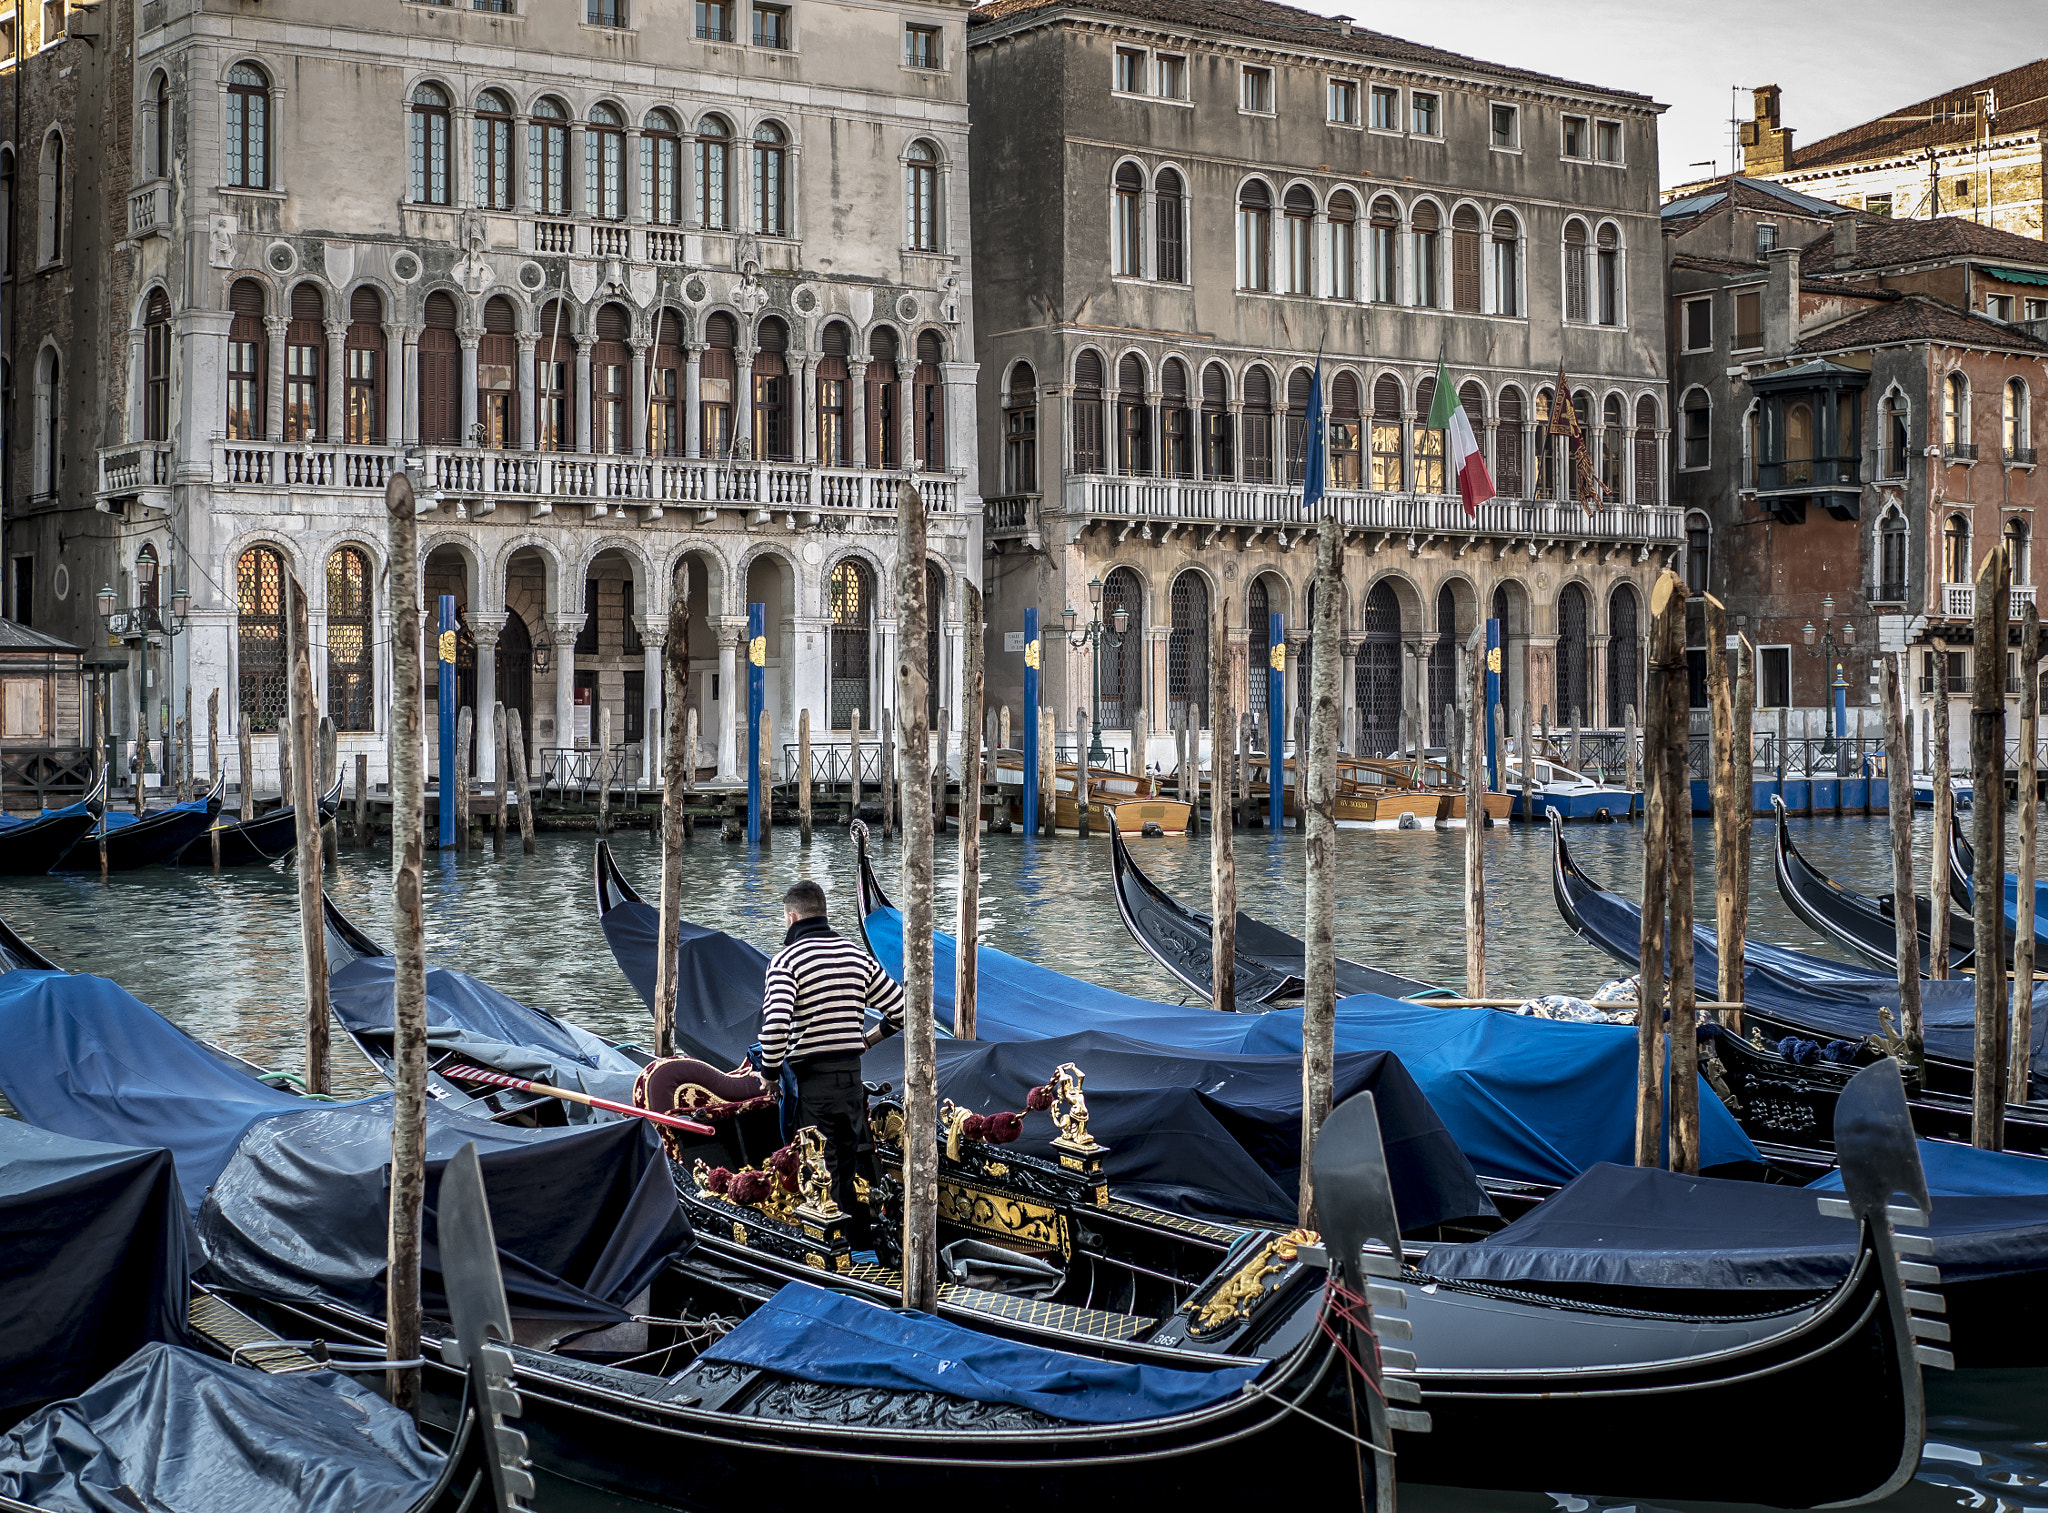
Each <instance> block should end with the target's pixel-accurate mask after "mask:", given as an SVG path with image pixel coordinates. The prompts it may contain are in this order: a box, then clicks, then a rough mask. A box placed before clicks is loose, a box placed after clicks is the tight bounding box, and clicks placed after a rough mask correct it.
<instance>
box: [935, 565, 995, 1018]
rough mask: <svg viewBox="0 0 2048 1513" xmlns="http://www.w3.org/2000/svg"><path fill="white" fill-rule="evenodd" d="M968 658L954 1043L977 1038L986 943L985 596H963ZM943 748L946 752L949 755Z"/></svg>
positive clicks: (969, 588)
mask: <svg viewBox="0 0 2048 1513" xmlns="http://www.w3.org/2000/svg"><path fill="white" fill-rule="evenodd" d="M960 597H961V600H962V603H961V606H960V608H961V612H962V613H961V618H962V619H963V620H965V621H966V622H967V623H966V625H965V627H964V631H965V634H964V635H963V637H962V640H963V642H964V649H965V651H966V657H965V660H964V663H963V665H962V667H961V669H960V672H961V677H960V683H961V688H960V697H961V706H960V912H959V918H958V923H957V925H956V927H955V934H954V940H955V942H956V947H955V951H954V958H953V1037H954V1038H955V1039H956V1040H972V1039H973V1038H974V1009H975V1001H976V999H977V998H978V996H979V990H980V981H979V979H980V972H979V970H978V969H979V967H980V965H981V962H980V960H979V951H980V941H981V729H982V724H983V721H982V718H981V705H982V699H983V698H984V696H985V694H986V690H985V689H984V688H983V686H982V683H983V673H982V654H983V647H982V644H981V637H982V628H981V591H980V590H979V589H977V588H975V586H974V585H973V584H971V583H969V584H965V585H963V586H962V588H961V590H960ZM943 749H944V748H943V747H941V750H942V751H943Z"/></svg>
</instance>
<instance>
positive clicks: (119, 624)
mask: <svg viewBox="0 0 2048 1513" xmlns="http://www.w3.org/2000/svg"><path fill="white" fill-rule="evenodd" d="M156 586H157V561H156V558H155V557H154V556H153V555H150V554H148V553H145V554H143V555H142V556H140V557H138V558H137V559H136V561H135V603H134V605H133V606H131V607H130V608H128V609H126V610H123V609H120V608H118V607H117V606H118V605H119V603H120V598H119V596H118V595H117V594H116V593H115V592H114V589H113V585H111V584H106V585H103V586H102V587H101V588H100V591H99V592H98V593H97V594H95V595H93V608H94V609H95V610H97V611H98V612H99V617H100V620H101V622H102V623H103V624H104V625H105V626H106V629H107V634H108V635H109V636H112V637H114V638H116V639H117V640H118V641H119V642H120V643H121V644H122V645H123V646H125V647H127V648H129V649H130V651H131V652H132V653H133V654H134V656H135V659H136V662H135V677H136V697H137V706H136V720H135V732H136V735H135V741H136V750H137V754H138V768H137V777H136V795H137V797H136V802H137V804H138V805H140V803H141V792H142V779H141V773H143V772H146V771H148V770H149V754H148V753H149V742H148V731H147V725H148V718H149V712H148V711H149V706H148V683H149V661H148V657H149V648H150V646H151V645H152V644H157V645H161V644H163V643H164V642H165V641H169V640H175V639H176V638H177V637H178V636H179V635H180V634H182V633H183V631H184V629H185V619H186V616H187V615H188V614H189V613H190V612H191V609H192V595H191V593H190V591H189V590H187V589H185V588H181V587H179V586H177V585H176V584H173V585H172V588H171V612H170V616H169V618H168V619H167V618H166V617H165V616H164V614H163V612H162V611H161V610H160V609H159V608H158V604H157V594H156V593H155V589H156ZM171 666H172V659H171V657H170V655H169V653H168V652H167V653H166V654H165V659H164V670H165V672H166V674H167V675H168V674H169V669H170V668H171ZM159 721H160V724H159V728H160V729H161V731H162V733H163V739H164V742H165V747H166V753H167V755H166V760H168V748H169V742H170V725H171V716H170V703H169V701H168V700H165V701H164V703H163V705H162V707H161V711H160V716H159Z"/></svg>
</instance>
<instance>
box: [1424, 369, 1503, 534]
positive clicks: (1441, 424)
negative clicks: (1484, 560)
mask: <svg viewBox="0 0 2048 1513" xmlns="http://www.w3.org/2000/svg"><path fill="white" fill-rule="evenodd" d="M1429 428H1430V429H1431V430H1433V431H1442V432H1443V433H1444V442H1445V445H1444V450H1445V451H1447V452H1449V453H1450V459H1451V472H1452V474H1453V475H1454V476H1455V477H1456V478H1457V480H1458V497H1459V498H1460V499H1461V500H1463V501H1464V503H1465V513H1466V514H1468V515H1473V516H1476V515H1478V513H1479V506H1480V505H1482V504H1484V503H1486V501H1487V500H1489V499H1491V498H1492V497H1493V479H1492V478H1491V477H1489V476H1488V475H1487V471H1486V459H1485V458H1484V457H1482V456H1480V455H1479V439H1478V438H1477V437H1476V436H1474V435H1473V434H1472V418H1471V417H1470V416H1469V415H1467V414H1466V413H1465V407H1464V406H1463V405H1461V404H1459V403H1458V391H1457V390H1456V389H1455V388H1453V387H1452V386H1451V370H1450V368H1449V367H1448V366H1446V365H1445V363H1444V360H1443V358H1442V357H1441V356H1439V357H1438V358H1437V360H1436V394H1435V396H1434V397H1433V398H1432V399H1431V400H1430V404H1429Z"/></svg>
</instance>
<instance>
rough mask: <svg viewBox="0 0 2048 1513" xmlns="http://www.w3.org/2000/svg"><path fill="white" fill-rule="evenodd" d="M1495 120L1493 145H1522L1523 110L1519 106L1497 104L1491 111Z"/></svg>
mask: <svg viewBox="0 0 2048 1513" xmlns="http://www.w3.org/2000/svg"><path fill="white" fill-rule="evenodd" d="M1489 114H1490V115H1491V117H1492V120H1493V145H1494V146H1496V147H1520V146H1521V145H1522V112H1521V109H1520V108H1519V107H1518V106H1514V105H1496V106H1494V107H1493V108H1492V110H1491V111H1490V112H1489Z"/></svg>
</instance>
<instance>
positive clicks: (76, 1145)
mask: <svg viewBox="0 0 2048 1513" xmlns="http://www.w3.org/2000/svg"><path fill="white" fill-rule="evenodd" d="M191 1230H192V1224H191V1220H190V1218H188V1217H187V1215H186V1212H185V1203H184V1197H183V1194H181V1193H180V1192H179V1191H178V1179H177V1174H176V1173H175V1172H174V1171H173V1170H172V1168H171V1157H170V1153H169V1152H168V1151H161V1150H131V1149H127V1148H125V1147H122V1146H114V1145H96V1144H94V1143H93V1142H91V1141H89V1140H74V1139H71V1138H70V1137H69V1136H66V1135H53V1134H51V1133H50V1132H49V1131H47V1130H39V1129H36V1128H34V1127H32V1126H30V1125H27V1124H24V1123H22V1122H21V1121H20V1120H19V1119H0V1236H4V1239H0V1424H5V1423H8V1422H11V1421H12V1420H13V1419H14V1418H15V1417H17V1416H18V1415H19V1414H20V1413H21V1412H23V1411H24V1410H26V1409H28V1408H31V1407H35V1406H39V1405H40V1404H43V1403H47V1402H53V1401H55V1400H56V1399H58V1398H62V1397H69V1396H71V1395H72V1394H73V1393H75V1392H79V1391H82V1390H84V1389H85V1388H86V1387H87V1386H89V1385H91V1383H92V1382H94V1381H95V1380H97V1379H98V1378H99V1377H100V1376H101V1375H102V1374H103V1373H105V1372H107V1371H111V1370H112V1369H113V1368H114V1367H115V1366H118V1365H119V1364H120V1363H121V1362H122V1361H124V1360H126V1359H127V1358H128V1357H129V1356H130V1355H132V1354H133V1353H134V1351H135V1349H136V1347H137V1346H139V1345H142V1344H144V1343H146V1342H148V1341H152V1340H168V1341H182V1340H184V1339H185V1337H186V1335H185V1307H186V1300H187V1297H188V1295H189V1293H188V1285H187V1284H188V1279H189V1278H190V1276H191V1271H192V1260H191V1258H192V1254H193V1252H192V1248H191V1244H190V1238H191Z"/></svg>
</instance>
